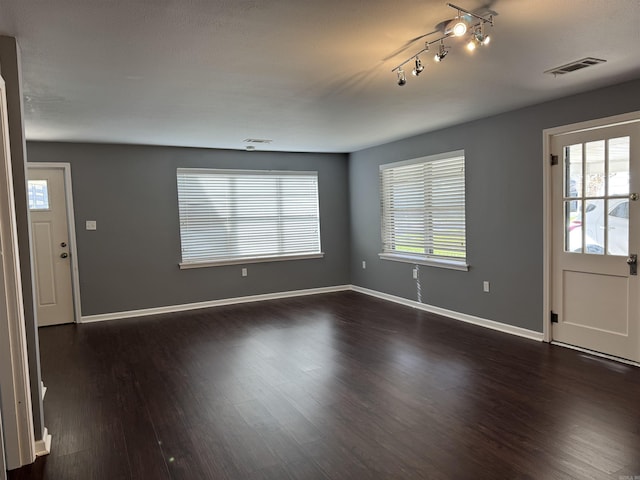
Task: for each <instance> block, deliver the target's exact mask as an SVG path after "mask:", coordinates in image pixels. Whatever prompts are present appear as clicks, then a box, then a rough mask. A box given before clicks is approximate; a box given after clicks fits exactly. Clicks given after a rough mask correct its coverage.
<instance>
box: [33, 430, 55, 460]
mask: <svg viewBox="0 0 640 480" xmlns="http://www.w3.org/2000/svg"><path fill="white" fill-rule="evenodd" d="M35 447H36V448H35V450H36V457H43V456H45V455H49V454H50V453H51V435H50V434H49V430H47V428H46V427H45V429H44V433H43V435H42V440H37V441H36V444H35Z"/></svg>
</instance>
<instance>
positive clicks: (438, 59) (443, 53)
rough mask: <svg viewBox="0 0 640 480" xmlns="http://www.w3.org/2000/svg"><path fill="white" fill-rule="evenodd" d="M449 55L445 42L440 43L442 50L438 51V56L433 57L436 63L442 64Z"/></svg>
mask: <svg viewBox="0 0 640 480" xmlns="http://www.w3.org/2000/svg"><path fill="white" fill-rule="evenodd" d="M447 53H449V50H447V48H446V47H445V46H444V41H442V40H441V41H440V48H439V49H438V53H436V55H435V56H434V57H433V59H434V60H435V61H436V62H441V61H442V60H444V57H446V56H447Z"/></svg>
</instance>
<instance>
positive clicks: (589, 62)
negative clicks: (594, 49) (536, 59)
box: [544, 57, 606, 75]
mask: <svg viewBox="0 0 640 480" xmlns="http://www.w3.org/2000/svg"><path fill="white" fill-rule="evenodd" d="M604 62H606V60H602V59H601V58H593V57H586V58H583V59H582V60H576V61H575V62H571V63H567V64H566V65H562V66H560V67H556V68H552V69H551V70H547V71H546V72H544V73H550V74H552V75H564V74H565V73H571V72H575V71H576V70H581V69H583V68H587V67H591V66H593V65H598V64H599V63H604Z"/></svg>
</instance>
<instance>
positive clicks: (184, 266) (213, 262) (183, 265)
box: [178, 252, 324, 270]
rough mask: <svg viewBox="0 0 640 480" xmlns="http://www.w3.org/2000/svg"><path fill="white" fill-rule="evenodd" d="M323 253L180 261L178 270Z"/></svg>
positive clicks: (262, 261)
mask: <svg viewBox="0 0 640 480" xmlns="http://www.w3.org/2000/svg"><path fill="white" fill-rule="evenodd" d="M323 257H324V253H323V252H320V253H304V254H298V255H278V256H271V257H244V258H229V259H226V260H210V261H202V262H180V263H179V264H178V265H179V266H180V270H188V269H190V268H204V267H221V266H223V265H247V264H249V263H266V262H283V261H286V260H306V259H309V258H323Z"/></svg>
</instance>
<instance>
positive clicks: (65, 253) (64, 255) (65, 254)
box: [60, 252, 69, 258]
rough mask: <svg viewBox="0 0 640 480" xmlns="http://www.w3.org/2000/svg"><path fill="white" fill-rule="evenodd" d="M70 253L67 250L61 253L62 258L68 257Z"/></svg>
mask: <svg viewBox="0 0 640 480" xmlns="http://www.w3.org/2000/svg"><path fill="white" fill-rule="evenodd" d="M68 256H69V254H68V253H67V252H64V253H61V254H60V258H67V257H68Z"/></svg>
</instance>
